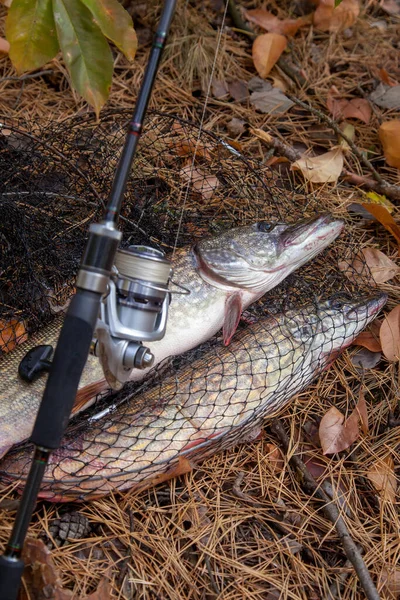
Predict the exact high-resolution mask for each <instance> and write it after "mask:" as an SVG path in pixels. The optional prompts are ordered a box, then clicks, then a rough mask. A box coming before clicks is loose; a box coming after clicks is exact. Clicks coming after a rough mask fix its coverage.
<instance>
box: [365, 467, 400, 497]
mask: <svg viewBox="0 0 400 600" xmlns="http://www.w3.org/2000/svg"><path fill="white" fill-rule="evenodd" d="M367 477H368V479H369V480H370V481H371V483H372V484H373V486H374V488H375V489H376V490H378V492H381V496H382V499H383V500H389V501H391V502H395V501H396V490H397V479H396V475H395V473H394V461H393V458H392V457H391V456H386V458H384V459H380V460H377V461H376V462H375V464H373V465H372V467H371V468H370V469H369V471H368V473H367Z"/></svg>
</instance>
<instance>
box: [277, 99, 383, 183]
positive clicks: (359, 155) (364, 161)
mask: <svg viewBox="0 0 400 600" xmlns="http://www.w3.org/2000/svg"><path fill="white" fill-rule="evenodd" d="M286 96H287V97H288V98H290V100H291V101H292V102H294V103H295V104H297V105H298V106H301V107H302V108H305V109H306V110H308V111H309V112H310V113H311V114H313V115H315V116H317V117H318V118H319V119H321V121H324V122H325V123H326V124H327V125H329V127H331V129H333V131H334V132H335V133H336V134H337V135H339V136H340V137H341V138H343V139H344V140H345V142H347V143H348V145H349V146H350V148H351V149H352V151H353V153H354V154H355V155H356V156H357V158H358V160H359V161H360V162H361V163H362V164H363V165H364V166H365V167H367V169H369V170H370V171H371V173H372V175H373V177H374V179H375V180H376V181H377V182H378V183H380V184H381V185H382V184H385V181H384V180H383V178H382V176H381V175H380V174H379V173H378V171H377V170H376V169H375V167H374V166H373V165H372V163H371V162H370V161H369V160H368V159H367V158H365V156H364V155H363V154H362V153H361V152H360V150H359V149H358V148H357V146H356V145H355V143H354V142H353V140H351V139H350V138H349V137H348V136H347V135H346V134H345V133H343V131H342V130H341V129H340V127H339V124H338V123H336V121H334V120H333V119H331V118H330V117H328V116H327V115H325V114H324V113H323V112H321V111H320V110H318V108H314V107H313V106H311V104H308V103H307V102H302V101H301V100H299V99H298V98H296V97H294V96H292V95H291V94H286Z"/></svg>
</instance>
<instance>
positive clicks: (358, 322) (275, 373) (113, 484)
mask: <svg viewBox="0 0 400 600" xmlns="http://www.w3.org/2000/svg"><path fill="white" fill-rule="evenodd" d="M386 299H387V296H386V295H385V294H375V295H372V296H368V297H364V298H359V299H349V298H348V297H347V296H343V297H339V296H338V295H335V297H332V298H330V299H329V300H327V301H324V302H321V303H318V304H313V305H309V306H306V307H304V308H302V309H298V310H292V311H290V312H288V313H287V314H286V315H277V316H269V317H264V318H262V319H260V320H259V321H258V322H256V323H253V324H251V325H250V326H248V327H247V328H243V329H242V330H240V331H239V332H238V333H237V334H236V335H235V338H234V339H233V341H232V343H231V344H230V345H229V346H227V347H224V346H222V345H220V344H214V345H213V346H211V348H209V350H208V351H206V352H205V353H204V354H202V355H200V357H198V358H197V359H196V360H189V361H186V364H184V366H181V367H179V368H178V370H176V372H172V374H170V375H169V376H167V377H165V378H164V379H163V380H162V381H161V383H159V382H157V384H156V385H150V386H149V387H148V388H147V389H146V388H145V389H144V390H142V392H140V391H139V392H138V393H136V394H133V395H132V396H128V398H127V399H125V401H122V402H121V403H120V404H119V405H118V404H116V405H115V407H114V408H113V407H112V406H109V407H108V408H107V409H106V410H105V411H103V414H101V415H97V417H96V416H94V417H92V418H91V419H89V421H87V422H86V423H83V424H81V425H78V428H77V429H74V427H73V423H71V424H70V426H69V427H70V431H69V432H68V431H67V435H66V437H65V438H64V442H63V444H62V446H61V448H60V449H59V450H57V451H55V452H54V453H53V454H52V455H51V457H50V462H49V465H48V467H47V470H46V473H45V478H44V482H43V486H42V489H41V492H40V497H42V498H46V499H48V500H50V501H54V502H64V501H72V500H75V501H81V500H89V499H93V498H97V497H100V496H102V495H105V494H107V493H109V492H110V491H112V490H127V489H130V488H135V489H136V490H142V489H145V488H146V487H149V486H151V485H155V484H157V483H159V482H161V481H164V480H166V479H168V478H170V477H173V476H175V475H178V474H181V473H182V472H184V471H185V470H189V469H190V468H191V467H192V466H193V464H194V463H195V462H197V461H199V460H200V459H203V458H205V457H206V456H210V455H211V454H213V453H215V452H217V451H219V450H222V449H225V448H229V447H231V446H233V445H234V444H235V443H237V442H239V441H240V440H243V439H245V438H246V437H249V435H251V433H252V432H254V430H257V427H258V428H259V427H260V424H261V423H262V421H263V420H264V419H265V418H266V417H270V416H271V415H272V414H274V413H276V412H277V411H278V410H282V409H283V408H284V407H285V406H286V405H287V404H288V402H289V401H290V399H291V398H293V396H294V395H295V394H297V393H298V392H300V391H301V390H304V388H306V387H307V386H308V385H309V383H310V382H311V381H312V380H313V379H314V378H315V377H316V376H317V375H318V374H319V373H320V372H321V371H322V370H323V369H325V368H327V367H328V366H329V365H330V364H331V363H332V362H333V361H334V360H335V358H336V357H337V355H338V354H339V353H340V352H341V351H342V350H343V349H344V348H346V347H347V346H348V345H349V344H351V342H352V341H353V340H354V338H355V337H356V336H357V335H358V334H359V332H360V331H361V330H362V329H363V328H364V327H365V326H366V325H367V324H368V323H370V322H371V321H372V320H373V319H374V318H375V317H376V315H377V313H378V312H379V310H380V309H381V308H382V306H383V305H384V304H385V302H386ZM79 427H80V429H79ZM30 458H31V456H30V452H29V451H28V449H19V450H17V449H15V450H14V451H11V453H10V454H9V455H8V456H7V457H6V458H5V459H4V460H3V461H2V462H1V463H0V478H1V479H3V480H4V481H8V482H9V481H15V480H16V479H17V480H18V479H21V478H22V479H24V478H25V477H26V475H27V472H28V466H29V460H30Z"/></svg>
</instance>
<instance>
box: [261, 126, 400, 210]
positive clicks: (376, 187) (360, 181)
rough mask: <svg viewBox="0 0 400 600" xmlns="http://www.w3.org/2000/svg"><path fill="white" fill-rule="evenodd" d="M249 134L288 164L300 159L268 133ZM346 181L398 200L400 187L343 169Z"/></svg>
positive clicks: (399, 198)
mask: <svg viewBox="0 0 400 600" xmlns="http://www.w3.org/2000/svg"><path fill="white" fill-rule="evenodd" d="M250 133H252V134H253V135H255V136H256V137H258V138H259V139H260V140H261V141H262V142H264V144H265V145H266V146H268V147H269V148H273V149H274V150H276V151H277V152H278V154H279V155H280V156H285V157H286V158H287V159H288V160H290V162H295V161H296V160H299V158H301V156H302V154H301V152H299V151H298V150H295V149H294V148H292V146H289V144H285V142H282V141H281V140H278V139H277V138H274V137H272V135H270V134H269V133H267V132H265V131H262V130H257V129H250ZM341 176H342V177H344V178H345V179H346V180H347V181H350V182H351V183H353V184H354V185H356V186H363V187H365V188H367V189H368V190H372V191H374V192H378V194H383V195H385V196H388V198H392V200H400V186H399V185H392V184H391V183H388V182H387V181H383V182H382V184H381V183H378V182H377V181H374V180H373V179H367V178H365V177H364V176H362V175H357V174H356V173H352V172H351V171H347V170H346V169H344V170H343V171H342V174H341Z"/></svg>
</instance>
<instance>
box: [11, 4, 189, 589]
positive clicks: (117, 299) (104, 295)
mask: <svg viewBox="0 0 400 600" xmlns="http://www.w3.org/2000/svg"><path fill="white" fill-rule="evenodd" d="M176 2H177V0H165V3H164V7H163V11H162V14H161V17H160V22H159V25H158V28H157V31H156V33H155V36H154V40H153V45H152V49H151V52H150V56H149V60H148V63H147V67H146V71H145V74H144V78H143V82H142V85H141V88H140V90H139V94H138V98H137V101H136V106H135V111H134V114H133V117H132V120H131V121H130V123H129V128H128V133H127V136H126V140H125V145H124V147H123V150H122V154H121V157H120V160H119V163H118V167H117V170H116V173H115V176H114V181H113V185H112V189H111V194H110V197H109V200H108V204H107V207H106V211H105V215H104V218H103V220H102V221H101V222H100V223H94V224H92V225H91V226H90V228H89V239H88V242H87V245H86V249H85V252H84V254H83V258H82V262H81V265H80V268H79V272H78V276H77V279H76V293H75V295H74V296H73V298H72V300H71V303H70V305H69V308H68V310H67V313H66V316H65V320H64V324H63V326H62V329H61V333H60V337H59V339H58V342H57V347H56V350H55V353H54V358H53V360H52V362H51V364H50V365H49V364H48V357H49V347H48V346H38V347H36V348H34V349H33V352H32V351H31V352H30V353H28V355H27V357H26V362H25V364H24V365H23V366H22V368H20V374H21V373H22V374H24V375H25V377H26V379H27V380H28V381H29V380H33V378H34V377H35V376H36V375H37V374H38V372H39V371H40V370H41V369H42V370H43V367H44V366H46V369H47V370H49V377H48V380H47V384H46V387H45V390H44V393H43V398H42V402H41V404H40V407H39V412H38V414H37V417H36V421H35V425H34V428H33V432H32V435H31V437H30V441H31V442H33V444H34V445H35V449H34V455H33V459H32V464H31V468H30V471H29V475H28V477H27V480H26V484H25V488H24V491H23V494H22V496H21V501H20V504H19V508H18V511H17V515H16V518H15V522H14V526H13V529H12V532H11V536H10V538H9V541H8V544H7V546H6V549H5V552H4V554H3V555H2V556H0V600H17V596H18V591H19V588H20V584H21V577H22V574H23V570H24V562H23V560H22V558H21V554H22V549H23V545H24V541H25V537H26V533H27V530H28V527H29V523H30V521H31V518H32V513H33V510H34V508H35V505H36V501H37V496H38V493H39V489H40V486H41V483H42V480H43V476H44V472H45V469H46V466H47V463H48V460H49V457H50V454H51V452H52V451H54V450H56V449H57V448H58V447H59V446H60V444H61V439H62V437H63V435H64V431H65V429H66V427H67V424H68V420H69V416H70V414H71V410H72V406H73V403H74V400H75V396H76V393H77V390H78V385H79V380H80V378H81V375H82V371H83V368H84V366H85V363H86V361H87V357H88V354H89V351H90V350H91V348H92V350H93V352H94V353H95V354H96V355H97V356H99V359H100V362H101V364H102V367H103V370H104V373H105V375H106V378H107V381H108V382H109V383H110V382H113V383H114V384H115V386H114V387H118V385H121V383H122V382H123V381H126V379H128V378H129V375H130V373H131V371H132V370H133V369H134V368H146V367H149V366H151V364H152V362H153V360H154V357H153V356H152V354H151V352H150V351H149V349H148V348H146V347H145V346H144V345H143V343H142V342H143V341H144V342H148V341H154V340H159V339H161V338H162V337H163V336H164V333H165V327H166V322H167V314H168V304H169V298H170V290H169V287H168V284H169V282H170V278H171V276H172V269H171V265H170V262H169V261H168V260H166V258H165V256H164V254H163V252H161V251H159V250H155V249H154V248H149V247H147V246H130V247H128V248H127V249H124V250H122V249H118V246H119V244H120V241H121V239H122V233H121V232H120V231H119V230H118V229H117V224H118V220H119V215H120V212H121V206H122V201H123V197H124V193H125V189H126V184H127V181H128V177H129V174H130V170H131V167H132V162H133V159H134V157H135V153H136V149H137V145H138V142H139V139H140V135H141V132H142V127H143V121H144V118H145V115H146V110H147V106H148V103H149V99H150V95H151V92H152V89H153V86H154V81H155V77H156V74H157V70H158V66H159V63H160V59H161V55H162V51H163V49H164V46H165V42H166V38H167V34H168V31H169V27H170V24H171V21H172V18H173V15H174V12H175V7H176ZM99 315H100V318H99ZM95 331H96V335H97V340H96V341H95V342H93V338H94V334H95Z"/></svg>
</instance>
